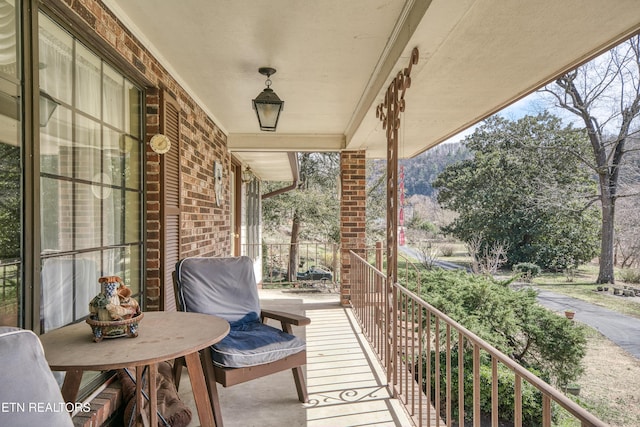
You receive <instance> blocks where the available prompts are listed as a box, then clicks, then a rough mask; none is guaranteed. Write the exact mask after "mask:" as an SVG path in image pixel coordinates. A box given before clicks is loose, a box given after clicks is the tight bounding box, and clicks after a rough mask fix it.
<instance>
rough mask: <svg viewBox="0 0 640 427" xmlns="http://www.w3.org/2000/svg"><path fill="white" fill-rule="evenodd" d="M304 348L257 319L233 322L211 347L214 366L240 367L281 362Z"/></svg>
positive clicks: (296, 341) (299, 341)
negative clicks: (221, 337)
mask: <svg viewBox="0 0 640 427" xmlns="http://www.w3.org/2000/svg"><path fill="white" fill-rule="evenodd" d="M304 349H305V342H304V341H303V340H302V339H300V338H298V337H296V336H293V335H291V334H288V333H286V332H283V331H281V330H280V329H276V328H274V327H272V326H269V325H265V324H264V323H262V322H260V321H259V320H256V321H251V322H234V323H232V324H231V330H230V332H229V335H227V336H226V337H225V338H224V339H223V340H222V341H220V342H219V343H217V344H214V345H213V346H212V347H211V356H212V358H213V363H215V364H216V365H218V366H222V367H225V368H243V367H246V366H256V365H262V364H264V363H269V362H273V361H276V360H279V359H283V358H285V357H287V356H290V355H292V354H296V353H299V352H300V351H302V350H304Z"/></svg>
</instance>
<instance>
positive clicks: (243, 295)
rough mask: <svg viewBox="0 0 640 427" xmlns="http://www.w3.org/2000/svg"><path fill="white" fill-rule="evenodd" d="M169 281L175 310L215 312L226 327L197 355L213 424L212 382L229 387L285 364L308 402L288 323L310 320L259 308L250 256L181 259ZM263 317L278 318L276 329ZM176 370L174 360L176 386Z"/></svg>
mask: <svg viewBox="0 0 640 427" xmlns="http://www.w3.org/2000/svg"><path fill="white" fill-rule="evenodd" d="M173 282H174V289H175V291H176V302H177V305H178V307H179V310H181V311H192V312H197V313H206V314H211V315H215V316H219V317H222V318H224V319H226V320H227V321H228V322H229V323H230V326H231V332H230V333H229V335H228V336H227V337H226V338H225V339H223V340H222V341H221V342H219V343H218V344H216V345H214V346H212V347H211V351H203V352H202V354H201V357H202V360H203V365H204V372H205V377H206V379H207V383H208V384H207V386H208V390H209V397H210V399H211V405H212V407H213V410H214V418H215V420H216V425H217V426H218V427H220V426H222V416H221V412H220V404H219V400H218V392H217V386H216V383H220V384H222V386H223V387H229V386H232V385H235V384H240V383H243V382H246V381H250V380H253V379H256V378H260V377H263V376H266V375H270V374H273V373H276V372H280V371H283V370H286V369H291V370H292V372H293V378H294V381H295V385H296V390H297V392H298V399H299V400H300V402H307V401H308V395H307V388H306V384H305V380H304V376H303V372H302V365H304V364H306V362H307V352H306V344H305V342H304V341H303V340H301V339H300V338H298V337H295V336H294V335H293V333H292V332H293V331H292V326H293V325H295V326H305V325H308V324H309V323H310V322H311V320H310V319H309V318H308V317H304V316H298V315H295V314H290V313H284V312H279V311H271V310H261V309H260V301H259V298H258V288H257V285H256V280H255V276H254V272H253V262H252V261H251V259H250V258H248V257H232V258H185V259H183V260H181V261H179V262H178V263H177V264H176V271H174V273H173ZM266 319H274V320H276V321H279V322H280V324H281V325H282V330H280V329H277V328H274V327H271V326H269V325H266V324H265V323H264V321H265V320H266ZM181 369H182V364H181V363H179V361H176V364H175V371H174V374H175V380H176V386H178V384H179V380H180V375H181Z"/></svg>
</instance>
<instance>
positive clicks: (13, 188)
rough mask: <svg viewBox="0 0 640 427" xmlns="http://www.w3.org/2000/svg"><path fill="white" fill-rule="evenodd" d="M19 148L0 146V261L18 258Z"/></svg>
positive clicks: (19, 205) (19, 206)
mask: <svg viewBox="0 0 640 427" xmlns="http://www.w3.org/2000/svg"><path fill="white" fill-rule="evenodd" d="M20 184H21V170H20V147H16V146H12V145H9V144H0V260H2V259H12V258H20V208H21V206H22V205H21V203H22V199H21V188H20Z"/></svg>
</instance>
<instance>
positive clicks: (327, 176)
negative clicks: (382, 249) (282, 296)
mask: <svg viewBox="0 0 640 427" xmlns="http://www.w3.org/2000/svg"><path fill="white" fill-rule="evenodd" d="M298 163H299V165H300V183H299V185H298V188H297V189H296V190H293V191H290V192H287V193H283V194H280V195H277V196H275V197H272V198H269V199H266V200H265V201H264V202H263V207H262V219H263V224H264V226H265V228H266V229H268V230H278V229H280V228H281V227H283V226H287V227H290V230H291V240H290V246H289V247H290V250H289V266H288V278H289V280H291V281H293V280H295V278H296V272H297V264H298V253H297V249H298V242H299V241H300V238H301V237H302V238H306V239H312V240H323V241H333V242H338V241H339V227H340V226H339V217H340V214H339V210H340V206H339V201H338V198H337V197H336V181H337V177H338V173H339V170H340V165H339V155H338V153H301V154H299V155H298ZM281 186H282V183H271V184H270V185H268V186H267V191H269V189H275V188H279V187H281Z"/></svg>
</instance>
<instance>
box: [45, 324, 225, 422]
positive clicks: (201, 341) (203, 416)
mask: <svg viewBox="0 0 640 427" xmlns="http://www.w3.org/2000/svg"><path fill="white" fill-rule="evenodd" d="M138 331H139V332H138V336H137V337H136V338H128V337H121V338H112V339H109V338H105V339H104V340H103V341H102V342H98V343H96V342H94V341H93V334H92V332H91V327H90V326H89V325H88V324H87V323H85V322H81V323H76V324H73V325H68V326H65V327H63V328H60V329H56V330H53V331H51V332H47V333H46V334H44V335H41V336H40V341H41V342H42V346H43V347H44V353H45V357H46V358H47V362H48V363H49V367H50V368H51V370H54V371H66V373H67V374H66V376H65V379H64V384H63V385H62V396H63V397H64V399H65V401H67V402H75V400H76V397H77V395H78V390H79V388H80V381H81V380H82V373H83V372H84V371H105V370H110V369H123V368H131V367H135V368H136V408H137V410H138V411H140V409H141V408H142V407H143V400H142V399H143V395H142V390H141V387H140V385H141V383H142V381H141V379H142V371H143V369H144V367H148V368H149V378H148V381H147V383H148V384H149V385H150V386H151V385H153V387H149V394H148V396H149V404H150V407H149V417H150V425H151V426H156V425H158V415H157V393H156V388H155V384H156V376H157V364H158V363H159V362H163V361H165V360H172V359H175V358H178V357H183V356H184V358H185V362H186V365H187V369H188V371H189V379H190V381H191V388H192V390H193V397H194V400H195V404H196V408H197V411H198V417H199V419H200V424H201V425H202V426H203V427H204V426H214V425H215V423H214V417H213V411H212V408H211V402H209V398H208V393H207V385H206V382H205V378H204V373H203V370H202V364H201V360H200V356H199V354H198V351H200V350H202V349H205V348H207V347H209V346H211V345H213V344H215V343H217V342H219V341H220V340H222V339H223V338H224V337H225V336H226V335H227V334H228V333H229V324H228V323H227V321H225V320H224V319H221V318H219V317H216V316H210V315H207V314H200V313H185V312H168V311H158V312H145V313H144V318H143V319H142V320H141V321H140V325H139V330H138Z"/></svg>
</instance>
